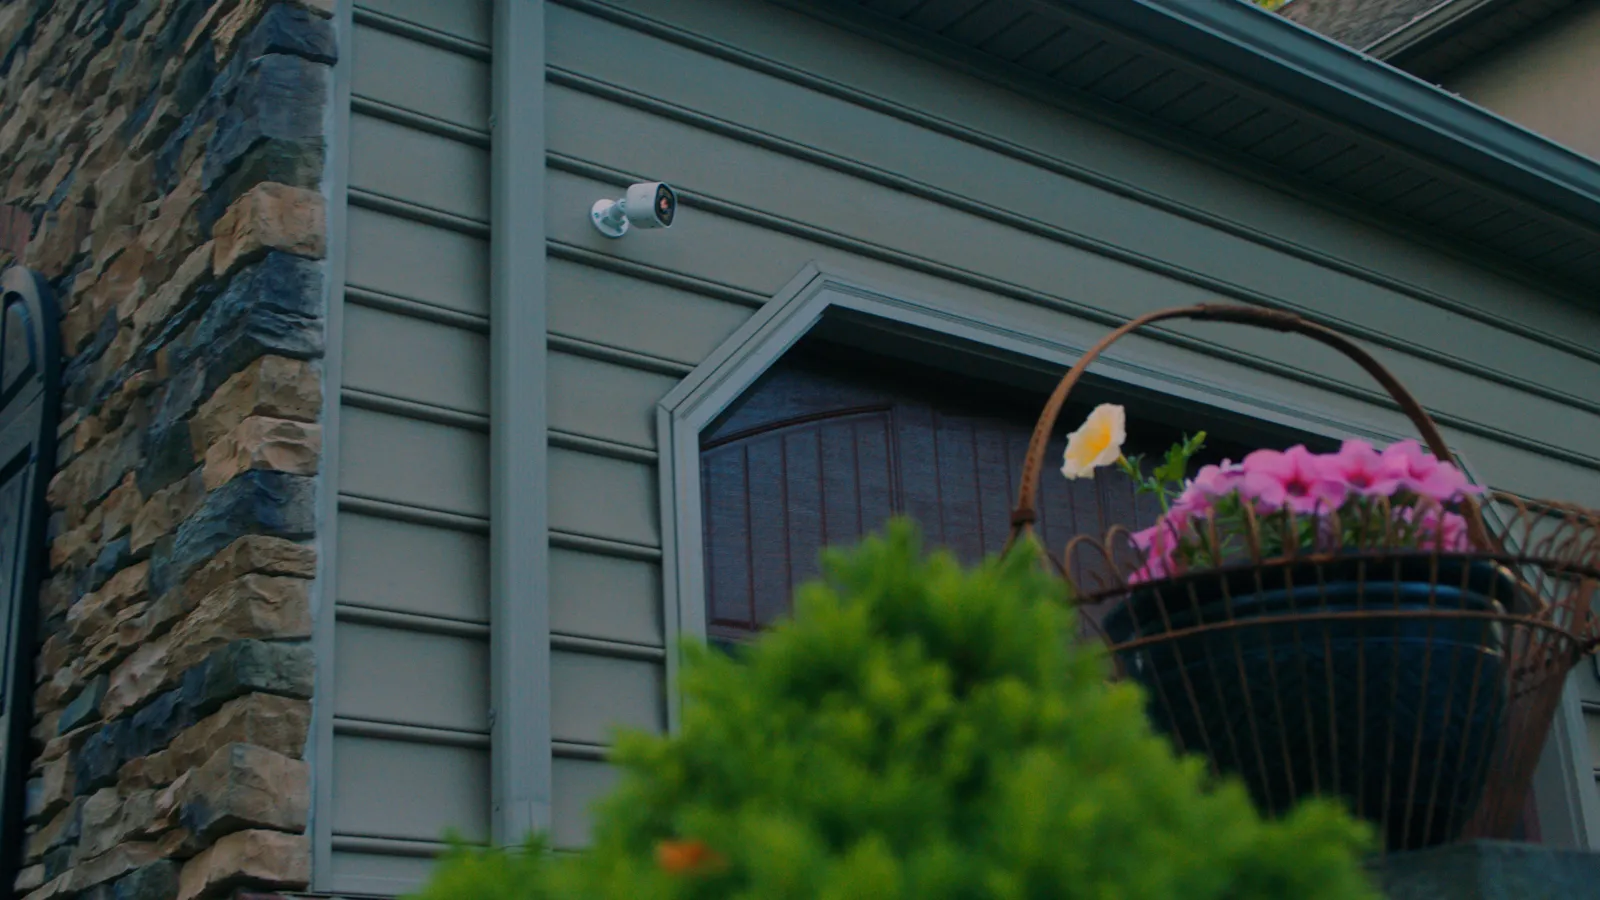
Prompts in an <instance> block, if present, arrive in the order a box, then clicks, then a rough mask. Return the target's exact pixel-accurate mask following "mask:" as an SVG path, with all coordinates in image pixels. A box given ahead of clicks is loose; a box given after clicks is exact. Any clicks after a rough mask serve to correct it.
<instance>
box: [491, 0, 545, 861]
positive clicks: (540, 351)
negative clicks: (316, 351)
mask: <svg viewBox="0 0 1600 900" xmlns="http://www.w3.org/2000/svg"><path fill="white" fill-rule="evenodd" d="M544 41H545V37H544V0H495V5H494V58H493V61H492V63H491V65H492V70H491V71H492V72H493V80H494V106H493V109H492V118H491V119H490V128H491V142H490V143H491V154H492V158H491V163H490V185H491V187H490V192H491V193H490V208H491V216H490V220H491V229H492V230H491V237H490V240H489V263H490V300H489V303H490V309H489V318H490V323H491V325H490V335H489V341H490V344H489V347H490V350H489V354H490V370H489V395H490V412H491V417H492V419H491V420H492V422H493V426H492V428H491V430H490V433H489V489H490V500H489V517H490V523H491V524H490V529H489V567H490V574H489V578H490V584H489V591H490V596H489V609H490V620H491V623H492V626H493V630H492V631H491V633H490V637H489V658H490V667H491V672H492V674H491V679H492V684H491V695H492V700H491V702H492V703H493V718H492V720H491V721H492V723H493V724H492V730H491V750H490V754H491V760H490V766H491V772H492V777H491V781H492V784H493V787H492V790H493V810H494V813H493V815H494V822H493V836H494V840H495V842H496V843H498V844H502V845H505V844H511V843H515V842H517V841H520V840H521V839H522V838H523V837H524V836H525V835H526V834H527V833H528V832H529V831H530V830H533V829H539V830H548V829H549V828H550V790H551V788H550V778H551V771H550V770H551V760H550V595H549V574H548V564H549V557H550V547H549V521H548V511H547V509H546V494H547V488H548V460H547V450H546V440H545V428H546V411H545V352H546V351H545V255H544V254H545V248H544V65H545V63H544V58H545V52H544V50H545V48H544Z"/></svg>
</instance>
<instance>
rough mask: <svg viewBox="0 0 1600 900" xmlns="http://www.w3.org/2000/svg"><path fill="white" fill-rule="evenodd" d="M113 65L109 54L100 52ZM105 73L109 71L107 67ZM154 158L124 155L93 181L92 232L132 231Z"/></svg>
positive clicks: (149, 188) (148, 189)
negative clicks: (93, 208)
mask: <svg viewBox="0 0 1600 900" xmlns="http://www.w3.org/2000/svg"><path fill="white" fill-rule="evenodd" d="M102 58H104V59H107V60H108V62H109V64H110V65H112V66H114V65H115V64H116V62H115V60H114V59H113V58H111V54H109V53H108V54H102ZM108 74H109V71H108ZM154 174H155V160H154V159H153V158H152V157H148V156H146V157H142V158H132V157H124V158H122V159H121V160H119V161H117V162H115V163H113V164H111V165H110V166H109V167H108V168H107V169H106V170H105V172H104V173H103V174H101V175H100V177H99V178H97V179H95V183H94V199H95V213H94V223H93V227H94V230H95V233H96V234H102V233H106V232H109V231H112V230H114V229H122V230H127V231H129V232H131V231H132V229H133V226H135V225H136V224H138V218H139V217H138V215H137V214H138V211H139V208H140V207H141V206H142V205H144V203H146V202H147V201H149V200H151V199H153V198H154V190H153V184H152V182H153V178H154Z"/></svg>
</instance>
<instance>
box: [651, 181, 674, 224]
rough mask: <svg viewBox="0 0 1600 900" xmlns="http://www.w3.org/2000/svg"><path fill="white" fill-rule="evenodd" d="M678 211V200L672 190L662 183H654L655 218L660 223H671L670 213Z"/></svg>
mask: <svg viewBox="0 0 1600 900" xmlns="http://www.w3.org/2000/svg"><path fill="white" fill-rule="evenodd" d="M677 211H678V201H677V198H676V197H673V196H672V190H671V189H670V188H668V187H667V186H666V185H664V184H658V185H656V218H658V219H660V220H661V224H662V225H671V224H672V215H673V213H675V212H677Z"/></svg>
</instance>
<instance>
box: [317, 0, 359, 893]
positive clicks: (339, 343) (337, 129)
mask: <svg viewBox="0 0 1600 900" xmlns="http://www.w3.org/2000/svg"><path fill="white" fill-rule="evenodd" d="M354 15H355V14H354V0H339V2H338V3H337V5H336V6H335V7H334V14H333V27H334V34H335V36H336V37H337V40H338V49H339V58H338V60H337V61H335V63H334V66H333V77H332V79H331V92H332V96H330V97H329V99H328V107H327V111H326V112H325V113H324V114H323V121H322V133H323V134H324V135H325V136H326V137H325V140H324V145H325V146H326V147H327V152H326V155H325V157H324V159H325V160H326V161H325V162H324V168H323V172H322V191H323V199H324V201H325V202H326V204H327V217H328V219H327V228H328V234H327V247H328V253H327V261H326V262H325V263H324V264H323V267H322V276H323V279H324V281H323V284H322V298H323V300H322V302H323V306H322V309H323V316H324V319H323V327H324V331H323V340H324V350H323V358H322V460H321V462H320V464H319V472H320V475H319V478H318V480H319V482H320V483H319V485H318V488H317V522H316V526H317V533H316V547H317V578H316V581H315V582H314V583H313V584H312V586H311V617H312V619H311V621H312V631H311V650H312V655H313V658H314V659H315V660H316V675H315V679H314V682H313V684H314V685H315V687H314V690H313V692H312V695H311V733H310V734H309V735H308V736H307V739H306V751H305V756H306V761H307V762H308V763H309V764H310V767H311V793H312V799H311V827H310V829H309V830H310V833H311V884H312V886H313V887H314V888H326V887H327V886H328V885H330V884H331V883H332V880H333V809H334V784H333V772H334V768H333V712H334V703H333V698H334V687H335V685H334V668H335V666H334V652H335V648H334V628H335V622H334V617H333V612H334V608H335V607H336V606H337V605H338V599H339V567H338V559H339V529H338V524H339V386H340V384H341V383H342V381H343V379H344V280H345V269H346V254H347V253H348V251H349V241H348V239H347V235H346V227H345V222H346V211H347V208H348V205H347V198H348V195H349V187H350V81H351V77H352V75H351V73H352V66H353V65H354V60H353V57H354V55H355V54H354V43H355V42H354V36H355V24H354Z"/></svg>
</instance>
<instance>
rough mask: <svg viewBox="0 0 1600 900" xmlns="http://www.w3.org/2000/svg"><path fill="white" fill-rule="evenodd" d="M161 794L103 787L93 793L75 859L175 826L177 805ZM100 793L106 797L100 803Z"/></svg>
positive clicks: (96, 853)
mask: <svg viewBox="0 0 1600 900" xmlns="http://www.w3.org/2000/svg"><path fill="white" fill-rule="evenodd" d="M161 794H162V792H161V791H158V790H155V789H153V788H147V789H144V790H137V791H133V792H131V793H128V794H126V795H124V794H120V793H119V792H118V790H117V788H104V789H102V790H101V791H99V792H97V793H96V794H95V795H94V796H91V797H90V798H89V801H88V802H87V803H85V804H84V807H83V832H82V836H81V837H80V838H79V841H78V846H77V848H76V849H75V850H74V851H73V854H72V858H73V860H74V861H75V862H76V861H81V860H84V859H88V858H91V857H95V856H99V855H101V854H103V853H106V852H107V851H110V850H112V849H113V848H115V847H116V846H117V845H118V844H122V843H124V842H125V841H128V840H130V839H131V840H136V841H147V840H151V839H154V838H157V837H160V836H161V835H163V834H165V833H166V832H168V831H170V830H171V829H173V828H174V827H176V826H177V813H178V808H177V806H176V805H175V804H173V803H170V802H168V803H166V804H165V805H163V799H162V797H161ZM101 797H104V798H105V799H104V800H103V801H101V805H99V806H97V805H96V801H97V798H101Z"/></svg>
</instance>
